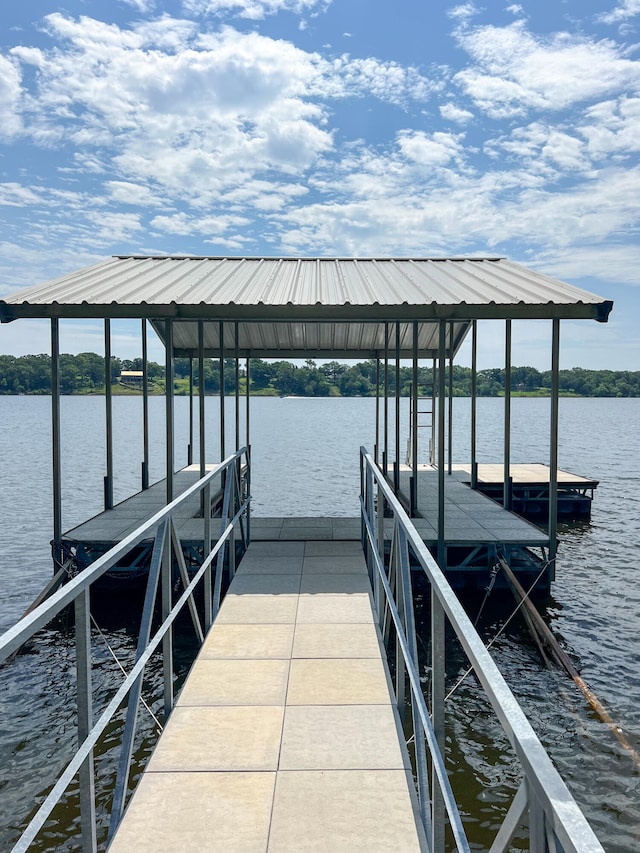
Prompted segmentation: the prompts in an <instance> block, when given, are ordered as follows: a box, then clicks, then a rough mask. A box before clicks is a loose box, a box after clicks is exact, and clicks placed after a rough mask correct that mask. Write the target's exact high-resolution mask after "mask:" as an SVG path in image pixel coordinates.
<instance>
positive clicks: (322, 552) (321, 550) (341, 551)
mask: <svg viewBox="0 0 640 853" xmlns="http://www.w3.org/2000/svg"><path fill="white" fill-rule="evenodd" d="M333 527H334V529H335V527H336V523H335V522H334V524H333ZM304 555H305V557H336V556H337V557H347V556H353V557H357V556H360V555H362V545H361V544H360V540H358V541H354V540H351V539H344V540H340V541H328V542H309V543H308V544H307V547H306V549H305V552H304Z"/></svg>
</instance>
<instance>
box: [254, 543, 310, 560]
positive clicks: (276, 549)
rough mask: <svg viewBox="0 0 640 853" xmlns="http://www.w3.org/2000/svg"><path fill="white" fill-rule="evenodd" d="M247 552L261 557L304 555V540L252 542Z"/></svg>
mask: <svg viewBox="0 0 640 853" xmlns="http://www.w3.org/2000/svg"><path fill="white" fill-rule="evenodd" d="M247 554H248V555H249V554H251V555H252V556H259V557H302V556H303V555H304V542H279V541H278V542H252V543H251V545H250V546H249V550H248V552H247Z"/></svg>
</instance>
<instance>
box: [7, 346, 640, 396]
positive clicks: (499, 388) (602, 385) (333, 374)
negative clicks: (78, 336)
mask: <svg viewBox="0 0 640 853" xmlns="http://www.w3.org/2000/svg"><path fill="white" fill-rule="evenodd" d="M142 367H143V364H142V359H141V358H136V359H120V358H116V357H112V359H111V365H110V379H111V383H112V387H113V388H114V390H116V391H117V390H122V391H123V392H127V391H128V392H129V393H131V392H132V391H135V388H133V389H132V388H131V387H128V388H127V387H126V386H125V385H124V384H123V382H122V371H123V370H124V371H132V370H133V371H140V370H142ZM249 369H250V380H251V393H252V394H259V395H265V396H268V395H273V396H299V397H329V396H341V397H370V396H374V395H375V393H376V362H375V360H374V359H369V360H367V361H363V362H359V363H358V364H341V363H340V362H337V361H329V362H327V363H325V364H316V362H315V361H313V359H307V361H306V362H305V363H304V364H303V365H296V364H292V363H291V362H289V361H264V360H262V359H259V358H252V359H250V368H249ZM174 372H175V374H174V380H175V381H174V388H175V392H176V393H178V394H185V393H189V376H190V375H193V383H194V388H195V389H196V390H197V389H198V388H199V378H198V361H197V359H196V360H194V361H193V363H191V364H190V361H189V359H187V358H177V359H176V360H175V366H174ZM147 377H148V383H149V388H150V390H151V392H152V393H164V390H165V369H164V365H160V364H157V363H156V362H153V361H150V362H148V364H147ZM203 380H204V388H205V392H206V393H207V394H219V393H220V363H219V361H218V360H217V359H210V358H207V359H205V361H204V375H203ZM379 381H380V387H381V390H382V387H383V384H384V370H383V366H382V364H381V368H380V373H379ZM412 381H413V371H412V368H411V367H410V366H404V365H401V367H400V370H399V387H400V394H401V395H403V396H406V395H409V394H410V392H411V384H412ZM433 381H434V372H433V369H432V368H431V367H426V366H421V367H420V368H419V370H418V388H419V393H420V394H421V395H423V396H428V395H430V394H431V391H432V384H433ZM435 381H436V382H437V381H438V380H437V376H436V377H435ZM235 382H236V370H235V361H234V360H233V359H225V361H224V389H225V393H228V394H231V393H234V391H235ZM446 382H447V384H448V382H449V370H448V369H447V375H446ZM471 382H472V374H471V369H470V368H468V367H461V366H457V365H454V367H453V371H452V394H453V395H454V396H457V397H468V396H470V394H471ZM387 384H388V390H389V394H391V395H394V394H395V389H396V369H395V364H393V363H390V364H389V370H388V377H387ZM239 385H240V390H241V392H242V393H245V390H246V375H245V370H244V363H242V368H241V369H240V371H239ZM504 387H505V372H504V370H503V369H502V368H498V367H496V368H489V369H487V370H481V371H478V374H477V378H476V393H477V394H478V396H480V397H497V396H500V395H501V394H504ZM550 388H551V371H548V370H547V371H539V370H537V369H536V368H535V367H512V369H511V391H512V393H513V394H520V395H525V396H547V395H548V394H549V391H550ZM104 389H105V365H104V357H103V356H101V355H97V354H96V353H89V352H85V353H80V354H78V355H69V354H64V355H61V356H60V390H61V392H62V393H63V394H100V393H104ZM50 393H51V358H50V356H49V355H47V354H40V355H25V356H12V355H0V394H50ZM560 393H561V394H564V395H573V396H579V397H640V371H629V370H618V371H615V370H585V369H584V368H581V367H574V368H572V369H571V370H561V371H560Z"/></svg>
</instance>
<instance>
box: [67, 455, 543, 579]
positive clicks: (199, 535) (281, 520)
mask: <svg viewBox="0 0 640 853" xmlns="http://www.w3.org/2000/svg"><path fill="white" fill-rule="evenodd" d="M198 476H199V466H197V465H191V466H189V467H188V468H184V469H182V470H181V471H179V472H177V473H176V474H174V494H175V495H178V494H180V493H181V492H183V491H184V490H186V489H187V488H188V487H189V486H191V485H192V484H193V483H194V482H196V480H197V479H198ZM409 476H410V474H409V470H408V469H407V468H406V466H402V468H401V471H400V488H401V491H402V492H403V493H404V494H405V495H408V494H409ZM165 488H166V486H165V481H164V480H162V481H160V482H158V483H156V484H155V485H153V486H151V487H150V488H149V489H146V490H145V491H142V492H138V493H137V494H135V495H133V496H132V497H130V498H128V499H127V500H125V501H123V502H122V503H120V504H118V505H117V506H115V507H114V508H113V509H110V510H106V511H104V512H102V513H100V514H99V515H97V516H95V517H94V518H92V519H89V520H88V521H86V522H85V523H84V524H80V525H78V526H77V527H75V528H73V529H72V530H69V531H68V532H67V533H65V534H64V536H63V540H62V544H63V548H64V549H65V551H66V552H67V553H72V554H73V559H74V560H75V565H76V568H77V570H82V569H83V568H84V567H85V566H86V565H89V564H90V563H91V562H92V560H95V559H96V558H97V557H98V556H100V555H101V554H102V553H104V552H106V551H107V550H108V549H109V548H111V547H112V546H113V545H114V544H116V543H117V542H119V541H120V540H121V539H123V538H124V537H125V536H126V535H127V534H129V533H131V532H132V531H133V530H135V529H136V528H137V527H139V526H140V525H141V524H143V523H144V522H145V521H147V519H149V518H150V517H151V516H152V515H153V514H154V513H155V512H157V511H158V510H160V509H161V508H162V507H163V506H164V501H165ZM213 491H214V492H215V488H214V489H213ZM418 508H419V512H420V516H421V517H419V518H415V519H413V523H414V525H415V528H416V530H417V531H418V533H419V535H420V537H421V538H422V539H423V541H424V542H425V544H426V545H427V546H428V547H429V548H431V549H432V552H433V553H434V554H435V552H436V548H437V544H438V475H437V470H436V469H434V468H432V467H431V466H421V467H420V470H419V472H418ZM176 526H177V532H178V535H179V537H180V541H181V543H182V548H183V551H184V553H185V559H186V562H187V566H188V567H189V566H194V567H195V566H197V565H199V562H200V559H201V548H202V541H203V535H204V523H203V518H202V512H201V509H200V503H199V499H198V498H197V497H194V498H193V499H191V500H190V501H187V502H185V504H184V505H183V506H182V507H181V508H180V512H179V516H178V517H177V519H176ZM214 528H215V519H214ZM392 528H393V525H392V522H391V521H388V522H386V523H385V538H386V539H387V540H389V541H390V540H391V536H392ZM360 534H361V526H360V519H359V518H355V517H353V518H346V517H309V518H302V517H270V518H262V517H252V519H251V540H252V541H254V542H258V541H266V542H270V541H356V540H359V539H360ZM444 538H445V554H446V569H445V571H446V573H447V575H448V576H449V580H450V582H451V583H452V585H454V586H455V587H456V588H462V587H467V588H470V589H472V588H475V587H483V586H484V585H485V584H486V580H487V572H489V571H490V570H491V567H492V566H493V565H494V564H495V560H496V553H497V550H498V549H500V550H502V551H503V552H505V553H506V554H507V556H508V557H509V558H510V559H511V561H512V568H513V569H514V571H515V572H516V573H521V574H523V575H530V576H531V577H534V576H535V575H537V573H538V571H539V565H540V563H539V560H538V559H537V558H536V559H533V558H532V557H531V549H544V548H546V547H548V544H549V537H548V535H547V533H546V532H544V531H542V530H541V529H540V528H539V527H536V526H535V525H534V524H532V523H531V522H529V521H526V520H525V519H523V518H521V517H520V516H519V515H516V514H515V513H513V512H509V511H507V510H505V509H504V508H503V507H502V506H501V505H500V504H498V503H497V502H496V501H495V500H492V499H491V498H490V497H488V496H487V495H485V494H483V493H482V492H481V491H478V490H473V489H471V488H469V486H468V485H467V484H466V472H465V471H464V470H455V471H454V472H453V473H452V474H450V475H449V474H447V475H446V476H445V525H444ZM151 547H152V539H149V540H148V541H147V542H143V543H141V545H139V546H138V547H137V549H136V550H135V551H134V552H132V554H131V555H130V556H129V557H128V558H127V563H126V565H118V566H116V567H115V568H114V569H111V570H109V572H108V573H107V575H105V578H104V580H103V581H101V584H102V585H103V586H118V585H122V584H129V585H130V586H135V585H136V584H137V585H142V584H143V583H144V580H145V576H146V569H147V566H148V561H149V559H150V554H151ZM526 579H527V578H526V577H525V581H526ZM551 579H552V578H551V577H549V578H547V579H546V580H545V581H544V582H545V583H548V582H549V581H550V580H551Z"/></svg>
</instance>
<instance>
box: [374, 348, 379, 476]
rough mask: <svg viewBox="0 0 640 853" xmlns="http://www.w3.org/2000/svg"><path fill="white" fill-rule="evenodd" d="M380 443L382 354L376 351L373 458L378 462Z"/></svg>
mask: <svg viewBox="0 0 640 853" xmlns="http://www.w3.org/2000/svg"><path fill="white" fill-rule="evenodd" d="M379 443H380V356H379V355H378V354H377V353H376V440H375V442H374V444H373V458H374V460H375V463H376V465H378V464H379V462H378V445H379Z"/></svg>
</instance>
